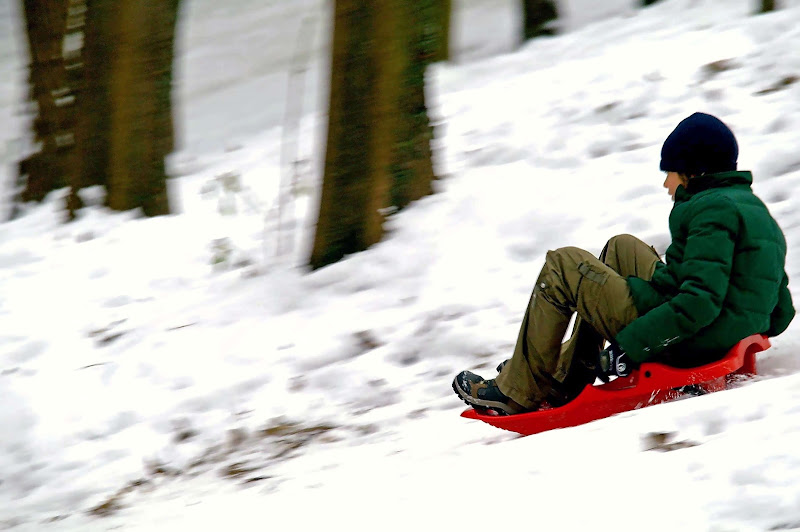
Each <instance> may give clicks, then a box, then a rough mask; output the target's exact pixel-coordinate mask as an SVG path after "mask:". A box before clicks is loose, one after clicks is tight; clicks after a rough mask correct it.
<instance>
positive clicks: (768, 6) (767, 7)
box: [760, 0, 776, 13]
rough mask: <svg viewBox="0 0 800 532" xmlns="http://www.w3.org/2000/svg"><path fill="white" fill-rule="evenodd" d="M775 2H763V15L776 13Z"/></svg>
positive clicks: (765, 0) (762, 0)
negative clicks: (771, 12)
mask: <svg viewBox="0 0 800 532" xmlns="http://www.w3.org/2000/svg"><path fill="white" fill-rule="evenodd" d="M775 9H776V6H775V0H761V11H760V12H761V13H768V12H770V11H775Z"/></svg>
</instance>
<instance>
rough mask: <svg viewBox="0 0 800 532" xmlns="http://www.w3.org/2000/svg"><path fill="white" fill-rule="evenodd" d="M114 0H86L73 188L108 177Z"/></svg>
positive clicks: (88, 184)
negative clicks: (76, 153)
mask: <svg viewBox="0 0 800 532" xmlns="http://www.w3.org/2000/svg"><path fill="white" fill-rule="evenodd" d="M115 5H116V2H115V1H114V0H87V5H86V22H85V26H84V38H83V54H82V55H83V72H82V74H83V76H82V81H83V82H82V85H81V90H80V92H79V94H78V97H79V100H78V109H79V112H78V122H77V125H76V128H75V138H76V151H77V152H78V155H77V171H76V175H75V180H73V182H72V183H71V185H72V188H73V190H74V191H75V190H78V189H81V188H84V187H87V186H91V185H103V186H105V185H106V184H107V181H108V169H109V158H110V133H111V114H112V107H111V65H112V60H113V57H114V54H113V47H114V42H115V37H114V9H115Z"/></svg>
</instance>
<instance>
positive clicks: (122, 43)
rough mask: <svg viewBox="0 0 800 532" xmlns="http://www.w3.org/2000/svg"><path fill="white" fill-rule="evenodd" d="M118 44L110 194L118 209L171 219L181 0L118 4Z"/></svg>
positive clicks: (113, 78) (129, 0) (112, 77)
mask: <svg viewBox="0 0 800 532" xmlns="http://www.w3.org/2000/svg"><path fill="white" fill-rule="evenodd" d="M111 13H112V15H113V21H114V22H113V25H114V34H113V36H114V42H113V52H112V59H111V72H110V85H109V89H110V90H109V97H110V100H111V116H110V122H111V125H110V146H109V172H108V182H107V188H108V195H107V202H108V205H109V207H111V208H112V209H115V210H129V209H135V208H139V207H140V208H141V209H142V211H143V212H144V214H145V215H146V216H157V215H160V214H169V200H168V197H167V186H166V179H167V176H166V169H165V163H164V158H165V156H166V155H167V154H168V153H169V152H170V150H171V149H172V147H173V137H172V106H171V91H172V57H173V46H174V35H175V25H176V21H177V16H178V0H163V1H160V2H145V3H141V2H138V1H137V0H118V1H117V2H114V9H113V10H112V11H111Z"/></svg>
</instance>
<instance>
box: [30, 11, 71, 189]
mask: <svg viewBox="0 0 800 532" xmlns="http://www.w3.org/2000/svg"><path fill="white" fill-rule="evenodd" d="M68 7H69V3H68V0H24V1H23V8H24V9H23V12H24V16H25V23H26V29H27V36H28V45H29V49H30V57H31V64H30V77H29V86H30V99H31V100H32V101H33V102H34V103H35V104H36V108H37V109H36V111H37V114H36V118H35V119H34V122H33V134H34V139H35V141H36V142H37V143H39V151H38V152H36V153H34V154H33V155H31V156H30V157H28V158H27V159H25V160H23V161H21V162H20V163H19V169H18V171H19V175H20V182H22V181H23V180H24V179H23V177H24V176H26V177H27V180H26V181H25V189H24V190H23V192H22V195H21V199H22V201H41V200H42V199H44V197H45V195H47V193H48V192H50V191H52V190H55V189H57V188H61V187H63V186H64V185H65V184H66V181H65V177H64V173H65V171H66V167H67V157H68V155H69V152H70V150H71V149H72V145H73V140H74V139H73V137H72V133H71V131H70V120H69V112H70V111H69V109H71V108H70V103H71V101H72V100H71V96H70V94H69V93H68V90H67V87H66V83H65V82H66V72H65V69H64V56H63V43H64V35H65V33H66V24H67V12H68Z"/></svg>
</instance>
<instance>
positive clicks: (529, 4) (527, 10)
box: [522, 0, 558, 40]
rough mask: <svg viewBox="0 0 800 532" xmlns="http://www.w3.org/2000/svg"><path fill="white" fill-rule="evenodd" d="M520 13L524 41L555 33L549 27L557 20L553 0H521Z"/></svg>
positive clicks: (556, 9) (556, 10)
mask: <svg viewBox="0 0 800 532" xmlns="http://www.w3.org/2000/svg"><path fill="white" fill-rule="evenodd" d="M522 13H523V36H524V37H525V40H528V39H533V38H534V37H540V36H542V35H553V34H554V33H555V30H554V29H553V28H552V27H551V25H550V22H552V21H554V20H556V19H558V8H557V6H556V2H555V0H522Z"/></svg>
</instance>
